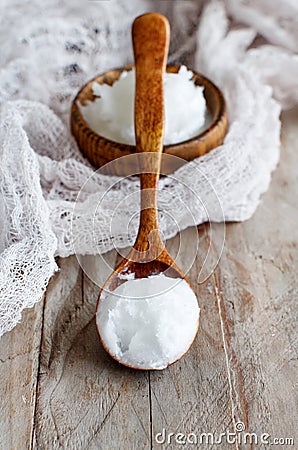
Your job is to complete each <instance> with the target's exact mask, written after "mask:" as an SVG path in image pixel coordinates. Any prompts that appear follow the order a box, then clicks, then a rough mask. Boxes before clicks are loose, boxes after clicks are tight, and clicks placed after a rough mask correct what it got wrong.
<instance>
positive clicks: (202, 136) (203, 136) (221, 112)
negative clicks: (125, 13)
mask: <svg viewBox="0 0 298 450" xmlns="http://www.w3.org/2000/svg"><path fill="white" fill-rule="evenodd" d="M181 66H182V64H181V65H171V64H170V65H167V72H168V69H171V70H173V72H172V73H177V72H178V70H179V69H180V68H181ZM133 68H134V64H129V65H125V66H121V67H116V68H114V69H109V70H106V71H105V72H103V73H101V74H98V75H95V76H94V77H93V78H91V79H90V80H89V81H87V82H86V83H85V84H84V85H83V86H82V87H81V89H80V90H79V91H78V93H77V94H76V96H75V98H74V99H73V101H72V106H71V121H72V120H73V114H74V113H75V114H76V117H77V118H78V120H79V123H78V125H79V127H80V128H82V127H83V128H85V129H86V128H87V130H88V131H87V132H88V137H89V138H91V139H94V138H96V139H97V138H101V139H104V140H105V141H106V142H107V143H111V144H113V145H120V146H122V147H125V148H126V149H127V150H129V151H131V152H133V153H134V152H136V146H135V145H131V144H125V143H122V142H118V141H113V140H112V139H109V138H106V137H105V136H102V135H101V134H99V133H96V131H94V130H93V129H92V128H91V127H90V126H89V125H88V123H87V122H86V121H85V119H84V117H83V115H82V113H81V110H80V108H79V106H78V102H79V98H80V96H81V94H82V92H83V91H84V90H85V89H86V87H87V86H88V85H89V84H91V83H94V82H96V81H97V80H98V78H100V77H104V76H105V75H108V74H109V73H110V72H119V76H120V74H121V73H122V72H124V71H130V70H132V69H133ZM187 69H188V70H190V71H191V72H192V73H193V78H197V79H198V80H200V81H201V80H202V81H204V83H203V84H201V83H199V85H200V86H203V87H204V88H206V86H207V87H208V88H209V89H210V88H211V89H213V91H214V92H215V94H216V97H217V99H218V104H219V108H218V111H217V114H215V115H214V117H213V119H212V121H211V123H210V125H209V126H208V127H207V128H206V129H205V130H203V131H202V132H201V133H199V134H197V135H196V136H193V137H192V138H190V139H187V140H185V141H180V142H177V143H176V144H167V145H164V146H163V148H164V151H165V150H170V149H171V148H177V147H179V146H180V145H181V146H184V145H185V144H189V143H191V142H196V141H201V142H203V141H207V140H208V137H209V134H210V132H211V131H212V130H213V129H214V128H215V127H216V126H217V125H218V123H219V122H220V121H221V120H222V119H223V117H224V116H225V115H226V101H225V98H224V96H223V93H222V92H221V90H220V89H219V88H218V87H217V86H216V85H215V84H214V83H213V82H212V81H211V80H210V79H209V78H207V77H205V76H204V75H202V74H200V73H199V72H196V71H195V70H192V69H189V68H188V67H187ZM171 70H170V71H171ZM115 81H116V80H115ZM94 97H96V98H100V97H97V96H94ZM119 150H120V151H121V149H119ZM122 150H123V149H122Z"/></svg>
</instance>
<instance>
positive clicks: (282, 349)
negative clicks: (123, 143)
mask: <svg viewBox="0 0 298 450" xmlns="http://www.w3.org/2000/svg"><path fill="white" fill-rule="evenodd" d="M297 199H298V114H297V111H296V112H291V113H287V114H284V116H283V129H282V150H281V162H280V165H279V167H278V169H277V170H276V172H275V173H274V175H273V180H272V183H271V186H270V189H269V191H268V192H267V193H266V194H264V195H263V197H262V201H261V203H260V206H259V208H258V210H257V212H256V213H255V215H254V216H253V218H252V219H250V220H249V221H247V222H245V223H231V224H228V225H227V228H226V242H225V247H224V252H223V255H222V257H221V260H220V263H219V264H218V266H217V268H216V270H215V273H214V274H213V275H211V276H210V278H209V279H208V281H207V282H206V283H205V284H203V285H198V284H197V283H196V279H197V274H198V270H199V268H200V266H201V262H202V261H201V260H200V252H199V254H198V256H197V259H196V261H195V262H194V264H193V266H192V268H191V270H190V273H189V278H190V280H191V282H192V283H193V286H194V288H195V290H196V293H197V295H198V298H199V303H200V306H201V326H200V329H199V333H198V336H197V338H196V341H195V343H194V345H193V347H192V348H191V350H190V352H189V353H188V354H187V355H186V356H185V357H184V358H183V359H182V360H180V361H179V362H178V363H176V364H174V365H173V366H171V367H170V368H168V369H166V370H164V371H161V372H158V371H157V372H150V373H149V372H143V371H133V370H129V369H126V368H124V367H121V366H119V365H117V364H116V363H115V362H114V361H113V360H111V359H110V358H109V357H108V356H107V355H106V354H105V352H104V351H103V349H102V348H101V346H100V345H99V341H98V337H97V334H96V329H95V322H94V309H95V303H96V300H97V295H98V287H97V286H95V285H94V284H93V283H92V282H91V281H90V280H89V279H88V278H87V276H86V275H84V273H83V272H82V269H81V268H80V266H79V264H78V262H77V259H76V257H70V258H67V259H64V260H63V259H60V260H59V261H58V264H59V266H60V268H61V270H60V272H59V273H57V274H56V275H55V276H54V277H53V279H52V281H51V283H50V286H49V287H48V290H47V292H46V295H45V297H44V299H43V301H41V302H40V303H39V304H37V305H36V306H35V307H34V308H33V309H29V310H26V311H25V312H24V314H23V321H22V323H20V324H19V325H18V326H17V327H16V328H15V329H14V330H13V331H12V332H10V333H7V334H6V335H4V336H3V337H2V338H1V340H0V398H1V404H0V448H1V450H2V449H3V450H9V449H14V450H23V449H31V448H37V449H46V450H48V449H49V450H51V449H60V448H63V449H64V448H65V449H76V450H79V449H88V450H89V449H90V450H91V449H94V450H95V449H107V450H108V449H125V450H126V449H128V450H130V449H143V448H144V449H150V448H154V449H158V448H170V449H172V448H174V449H175V448H198V447H196V446H195V445H191V444H187V445H185V446H182V445H181V444H178V443H175V439H176V438H177V436H176V433H178V432H181V433H184V434H185V435H187V434H189V433H194V434H195V435H196V436H199V434H200V433H204V432H205V433H215V434H216V436H217V437H218V436H219V434H220V433H222V432H224V431H225V430H226V429H229V430H230V431H231V432H233V431H234V428H235V427H236V426H237V427H238V428H239V427H241V426H242V427H245V431H247V432H251V433H252V432H254V433H256V435H258V436H260V435H261V434H262V433H268V434H270V439H271V440H272V439H273V438H278V439H285V438H295V432H296V428H297V403H296V401H295V383H296V382H297V371H295V364H296V359H295V358H296V351H297V346H296V344H297V333H296V331H297V326H296V323H295V321H294V316H295V310H296V305H295V303H296V300H297V293H298V288H297V269H298V264H297V262H298V252H297V244H298V224H297V201H298V200H297ZM221 227H222V226H221V225H218V226H216V227H215V235H214V236H215V237H214V241H212V242H215V244H214V245H212V249H211V252H213V256H214V258H216V256H217V251H218V249H217V248H216V233H218V235H219V234H220V232H221V230H222V228H221ZM198 230H199V237H200V248H201V249H204V246H205V247H206V246H208V242H209V238H210V236H209V232H210V229H209V228H208V227H207V226H205V225H203V226H200V227H199V228H198ZM192 235H193V233H191V230H186V231H185V232H183V237H184V238H185V242H186V244H188V245H190V246H191V245H193V242H192V241H191V239H192V238H191V237H192ZM188 236H189V239H188ZM176 245H177V238H174V239H172V240H170V241H169V242H168V243H167V247H168V249H169V250H170V251H171V249H172V250H173V249H175V246H176ZM183 252H184V255H186V254H187V245H186V247H185V248H184V249H183ZM211 255H212V253H211ZM180 256H181V255H180ZM84 258H85V262H86V263H88V264H89V265H90V267H92V268H93V270H94V273H95V274H96V273H98V276H99V277H100V278H102V279H104V278H105V277H106V276H107V275H108V273H107V271H106V270H103V268H102V263H100V261H99V260H98V258H96V257H84ZM107 258H108V260H109V262H110V264H111V265H112V266H114V265H115V264H116V262H117V260H118V259H117V254H116V252H114V251H112V252H110V253H109V254H108V255H107ZM180 265H182V268H183V253H182V256H181V260H180ZM296 398H297V397H296ZM238 422H242V424H243V425H239V424H238ZM238 428H237V429H238ZM163 429H164V430H165V433H166V435H167V439H169V436H168V435H169V433H174V436H170V440H171V442H170V444H164V445H163V444H162V443H159V442H156V434H157V433H159V432H163ZM187 437H188V439H189V440H191V439H195V438H194V436H193V435H188V436H187ZM157 438H158V440H159V441H162V440H163V437H162V436H161V435H158V436H157ZM179 439H182V438H181V436H180V438H179V437H178V440H179ZM252 439H255V438H252ZM210 442H211V441H209V444H208V445H204V446H201V447H200V448H208V449H209V448H210V449H211V448H220V449H223V450H228V449H230V448H231V449H237V448H239V449H246V448H269V447H270V446H269V445H267V444H260V443H259V444H258V445H256V444H254V443H253V444H248V445H243V444H241V443H233V444H227V443H222V444H218V445H216V444H214V445H213V444H212V443H210ZM280 442H282V441H280ZM270 448H282V449H284V448H298V439H297V436H296V447H295V446H293V445H291V443H288V445H282V444H281V443H280V444H278V445H275V446H273V447H270Z"/></svg>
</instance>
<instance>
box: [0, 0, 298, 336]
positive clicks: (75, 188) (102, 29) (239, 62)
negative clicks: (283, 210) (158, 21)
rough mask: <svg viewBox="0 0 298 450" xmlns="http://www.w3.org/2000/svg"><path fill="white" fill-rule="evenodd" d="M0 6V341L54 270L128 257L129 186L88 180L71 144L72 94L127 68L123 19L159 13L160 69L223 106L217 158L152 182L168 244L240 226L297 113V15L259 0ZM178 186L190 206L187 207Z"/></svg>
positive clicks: (133, 187)
mask: <svg viewBox="0 0 298 450" xmlns="http://www.w3.org/2000/svg"><path fill="white" fill-rule="evenodd" d="M1 3H2V6H3V8H2V11H4V14H2V17H1V19H0V25H1V26H0V39H1V52H0V67H1V70H0V107H1V109H0V155H1V166H0V172H1V176H0V221H1V227H0V252H1V255H0V334H3V333H4V332H6V331H8V330H11V329H12V328H13V327H14V326H15V325H16V323H17V322H18V321H20V319H21V312H22V310H23V309H24V308H27V307H30V306H33V305H34V304H35V303H36V302H37V301H39V300H40V299H41V297H42V294H43V292H44V290H45V289H46V286H47V284H48V282H49V279H50V278H51V276H52V275H53V273H54V272H55V270H56V269H57V266H56V263H55V256H57V255H60V256H64V257H65V256H68V255H70V254H72V253H73V252H74V251H75V252H76V253H80V254H96V253H104V252H106V251H108V250H110V249H112V248H114V247H115V246H116V247H117V248H121V247H126V246H127V245H129V244H131V242H132V240H133V238H134V236H135V234H136V228H137V220H133V221H132V222H131V225H130V227H129V229H128V228H127V227H126V226H123V224H128V223H129V220H130V218H131V217H133V216H134V213H135V211H136V208H137V206H136V202H135V198H134V196H133V195H131V194H133V193H134V192H137V191H138V189H139V185H138V181H137V180H135V179H123V180H114V179H111V177H106V176H104V175H102V174H100V173H96V174H94V171H93V169H92V167H91V166H90V165H89V164H88V163H87V162H86V161H85V160H84V159H83V158H82V156H81V155H80V153H79V151H78V148H77V146H76V143H75V141H74V139H73V138H72V136H71V134H70V130H69V109H70V104H71V101H72V99H73V97H74V95H75V94H76V92H77V90H78V89H79V88H80V87H81V86H82V85H83V84H84V83H85V82H86V81H87V80H88V79H90V78H92V77H93V76H94V75H96V74H97V73H100V72H103V71H104V70H107V69H110V68H113V67H119V66H121V65H123V64H126V63H130V62H132V50H131V38H130V29H131V23H132V20H133V18H134V17H135V16H137V15H138V14H140V13H142V12H145V11H147V10H160V11H161V12H164V13H166V14H167V15H168V17H169V19H170V21H171V24H172V43H171V55H170V58H169V60H170V62H176V63H187V64H188V65H190V67H191V68H194V69H195V70H198V71H199V72H201V73H203V74H204V75H206V76H207V77H209V78H210V79H212V80H214V82H215V83H217V84H218V86H219V87H220V88H221V89H222V90H223V92H224V95H225V97H226V100H227V105H228V113H229V121H230V125H229V131H228V134H227V136H226V139H225V142H224V144H223V145H222V146H221V147H219V148H217V149H215V150H213V151H212V152H210V153H209V154H207V155H205V156H204V157H201V158H199V159H197V160H195V161H193V162H191V163H189V164H186V165H185V166H183V167H182V168H180V169H179V170H178V171H177V172H176V173H175V174H174V176H173V177H171V178H163V179H162V180H161V182H160V186H159V188H160V189H159V208H160V224H161V229H162V233H163V236H164V237H165V238H169V237H171V236H173V235H175V234H176V233H177V231H179V230H183V229H185V228H186V227H188V226H190V225H193V224H194V223H195V224H200V223H202V222H204V221H206V220H211V221H221V220H223V217H224V218H225V220H236V221H242V220H246V219H248V218H249V217H251V215H252V214H253V212H254V211H255V209H256V207H257V205H258V203H259V201H260V196H261V194H262V193H263V192H264V191H266V189H267V188H268V186H269V182H270V177H271V172H272V171H273V170H274V168H275V167H276V164H277V163H278V160H279V146H280V138H279V134H280V121H279V115H280V110H281V108H289V107H291V106H293V105H294V104H295V103H297V100H298V77H297V73H298V59H297V55H295V51H297V42H298V24H297V23H295V20H297V17H298V3H297V2H295V1H291V0H284V1H283V2H282V3H280V4H279V6H278V8H276V7H274V5H273V3H274V2H271V1H270V0H245V1H244V0H243V1H240V0H226V1H225V2H220V1H212V2H205V5H203V2H202V3H201V2H199V1H197V0H193V1H181V2H179V1H177V2H155V3H156V4H155V3H154V2H153V1H150V0H148V1H144V0H143V1H141V0H139V1H138V2H135V1H128V0H123V1H120V0H117V1H116V0H109V1H108V0H107V1H104V0H102V1H82V0H80V1H72V2H67V1H62V0H59V1H58V0H56V1H55V0H54V1H53V0H43V1H42V2H40V1H39V0H30V1H24V0H9V1H7V2H6V1H3V0H2V2H1ZM202 8H203V10H202ZM228 16H229V19H228V18H227V17H228ZM231 18H233V21H231ZM239 24H240V25H241V26H239ZM258 33H259V34H261V37H260V35H258ZM257 35H258V39H257V40H255V38H256V37H257ZM258 42H259V45H257V43H258ZM253 43H254V45H252V44H253ZM198 174H201V175H202V176H199V175H198ZM90 177H91V181H90ZM88 179H89V182H88V183H87V184H85V183H86V181H87V180H88ZM111 180H112V181H113V182H114V181H115V184H114V185H113V184H111ZM206 180H208V182H206ZM116 181H117V182H116ZM82 186H84V187H83V189H82ZM189 186H191V189H192V192H193V193H194V196H195V197H196V194H197V198H198V200H197V202H196V203H195V204H194V201H196V200H194V199H193V195H190V194H189ZM210 186H212V190H213V192H215V193H216V194H217V196H215V195H211V194H210V192H211V190H210ZM79 192H80V195H79V197H78V198H77V196H78V193H79ZM101 197H103V200H102V201H101V202H99V198H101ZM215 197H216V201H217V204H215V203H216V201H215ZM179 200H180V201H179ZM218 201H220V203H221V206H222V210H223V214H222V210H221V209H220V208H218ZM122 203H123V204H124V205H125V207H123V208H118V205H119V204H122ZM181 204H182V205H185V208H183V207H181ZM187 208H188V209H191V210H192V214H191V215H190V214H186V212H185V211H186V210H187ZM94 211H96V213H94ZM115 211H116V219H117V220H114V221H113V225H112V227H111V217H114V219H115ZM169 212H170V213H169ZM190 216H191V219H190ZM115 224H116V225H115ZM117 224H118V225H117ZM111 230H112V232H111ZM94 236H96V239H94Z"/></svg>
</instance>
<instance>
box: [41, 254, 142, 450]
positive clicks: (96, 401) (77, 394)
mask: <svg viewBox="0 0 298 450" xmlns="http://www.w3.org/2000/svg"><path fill="white" fill-rule="evenodd" d="M111 256H112V259H114V260H115V253H113V254H111ZM86 258H87V259H88V258H89V259H91V261H89V263H90V262H91V266H93V270H95V268H96V263H97V258H93V257H86ZM86 258H85V262H86ZM102 266H103V265H102V262H101V263H100V264H98V265H97V270H98V271H99V272H100V270H101V268H102ZM113 266H114V264H113V265H112V267H113ZM93 275H96V273H94V274H93ZM107 275H108V274H107V273H106V274H105V277H106V276H107ZM101 276H102V274H101ZM98 291H99V288H98V287H97V286H96V285H94V284H93V283H92V282H91V281H90V280H89V279H88V278H87V277H83V275H82V270H81V269H80V267H79V265H78V263H77V260H76V258H75V257H71V258H68V259H67V260H64V261H61V272H60V274H59V275H58V276H57V277H56V278H55V279H54V281H53V282H52V283H51V286H50V288H49V289H48V292H47V296H46V304H45V314H44V330H43V339H42V348H41V372H40V382H39V390H38V399H37V408H36V412H37V414H36V448H51V449H58V448H75V449H78V450H79V449H93V448H94V449H100V448H111V449H113V448H115V449H116V448H119V445H120V444H121V445H124V446H125V445H127V446H128V447H129V448H136V449H137V448H144V447H145V446H146V445H147V444H148V442H149V439H150V427H149V391H148V378H147V374H146V373H143V372H134V371H133V370H129V369H124V368H123V367H121V366H119V365H118V364H116V363H115V362H114V361H113V360H112V359H111V358H110V357H109V356H108V355H107V354H106V353H105V351H104V350H103V349H102V347H101V345H100V343H99V339H98V336H97V333H96V328H95V322H94V312H95V304H96V300H97V296H98ZM107 445H108V447H107Z"/></svg>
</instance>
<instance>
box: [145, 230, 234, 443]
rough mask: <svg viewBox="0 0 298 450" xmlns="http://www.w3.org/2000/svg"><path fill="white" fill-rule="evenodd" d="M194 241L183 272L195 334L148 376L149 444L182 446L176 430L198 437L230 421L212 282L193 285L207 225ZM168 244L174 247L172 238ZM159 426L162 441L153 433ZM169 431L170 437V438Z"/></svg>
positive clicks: (204, 248) (186, 245)
mask: <svg viewBox="0 0 298 450" xmlns="http://www.w3.org/2000/svg"><path fill="white" fill-rule="evenodd" d="M187 235H188V236H189V238H190V240H189V242H188V243H187ZM183 239H184V245H183V248H184V250H183V248H182V251H183V252H186V253H187V252H188V251H189V248H190V246H193V230H190V229H188V230H186V231H184V232H183ZM199 239H200V246H199V253H198V255H197V257H196V261H195V263H194V265H193V267H192V269H191V270H190V272H189V273H188V277H189V280H190V281H191V283H192V286H193V288H194V289H195V291H196V294H197V297H198V300H199V304H200V308H201V319H200V328H199V333H198V336H197V338H196V340H195V342H194V344H193V346H192V348H191V349H190V351H189V352H188V353H187V355H185V356H184V357H183V358H182V359H181V360H180V361H179V362H177V363H176V364H174V365H173V366H171V367H169V368H168V369H167V370H165V371H163V372H162V373H152V374H150V381H151V392H152V393H151V397H152V437H153V448H160V446H161V443H162V441H165V442H164V445H165V447H166V448H171V449H172V448H181V444H178V443H176V442H175V436H176V435H177V434H178V433H183V434H185V435H188V434H190V433H195V434H196V435H197V436H198V435H199V433H203V432H206V433H207V432H209V433H219V432H222V431H224V430H225V429H226V428H228V427H229V426H230V425H231V403H230V396H229V385H228V380H227V367H226V356H225V352H224V348H223V341H222V330H221V323H220V318H219V315H218V305H217V301H216V297H215V295H214V288H213V285H212V281H211V280H209V281H208V282H206V283H205V284H204V285H198V284H197V277H198V273H199V272H200V270H201V267H202V264H203V262H204V257H205V255H206V251H207V249H208V247H209V230H208V227H207V226H201V227H200V228H199ZM171 244H172V245H173V247H175V246H176V245H177V238H174V240H172V242H171ZM172 245H169V244H168V249H169V251H170V252H171V253H172V254H174V252H175V250H174V249H171V246H172ZM185 258H186V260H187V255H183V254H180V257H179V263H180V267H181V268H182V269H184V270H185V269H186V268H187V264H184V263H183V261H185ZM205 270H207V269H205ZM181 320H183V318H181ZM163 430H165V433H164V434H165V435H166V438H165V439H164V438H163V436H161V435H159V434H158V433H163V432H164V431H163ZM170 433H174V435H175V436H172V437H171V436H170ZM191 439H192V438H191ZM194 447H195V446H194ZM186 448H188V446H186ZM189 448H191V447H189ZM206 448H207V447H206ZM208 448H209V447H208ZM210 448H211V447H210ZM231 448H233V446H231Z"/></svg>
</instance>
